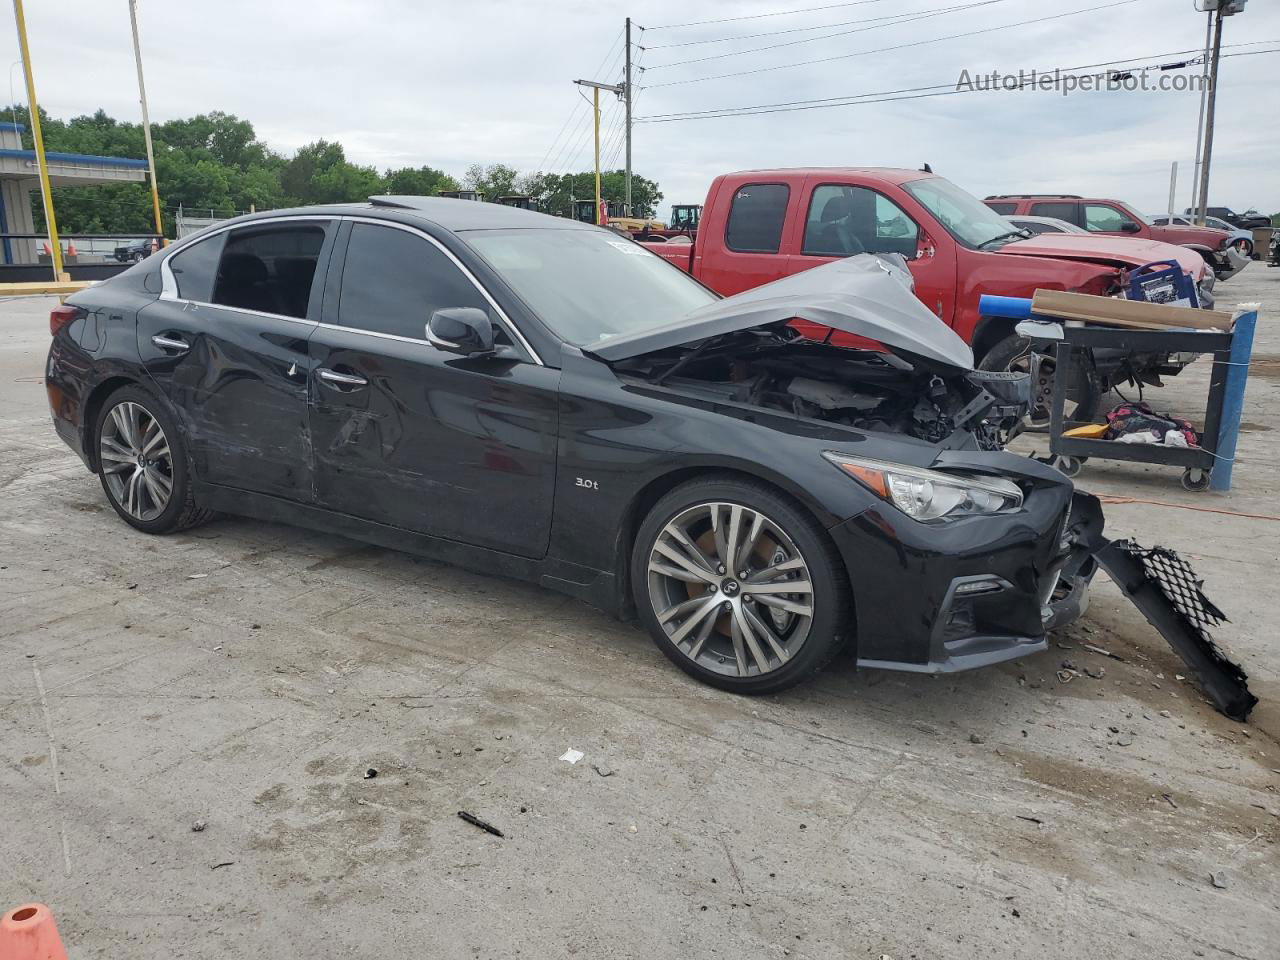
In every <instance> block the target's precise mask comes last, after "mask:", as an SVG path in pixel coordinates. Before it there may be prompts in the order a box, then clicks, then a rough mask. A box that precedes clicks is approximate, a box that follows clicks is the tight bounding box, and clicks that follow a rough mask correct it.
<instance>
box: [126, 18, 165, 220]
mask: <svg viewBox="0 0 1280 960" xmlns="http://www.w3.org/2000/svg"><path fill="white" fill-rule="evenodd" d="M129 23H130V25H131V26H132V27H133V57H134V60H136V61H137V64H138V99H139V100H140V101H141V103H142V135H143V138H144V139H145V140H146V143H147V170H148V171H149V172H150V173H151V209H152V211H153V212H154V213H155V218H156V233H158V234H159V235H160V243H161V244H163V243H164V242H165V241H164V222H163V221H162V220H161V219H160V188H159V187H157V186H156V156H155V152H154V151H153V150H152V148H151V117H150V116H149V115H148V114H147V85H146V84H145V83H143V82H142V46H141V44H139V42H138V8H137V6H136V0H129Z"/></svg>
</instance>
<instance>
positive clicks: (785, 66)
mask: <svg viewBox="0 0 1280 960" xmlns="http://www.w3.org/2000/svg"><path fill="white" fill-rule="evenodd" d="M1137 2H1138V0H1113V2H1112V3H1104V4H1101V5H1099V6H1096V7H1085V8H1084V9H1083V10H1069V11H1067V12H1066V13H1055V14H1051V15H1049V16H1045V17H1035V18H1033V19H1031V20H1019V21H1017V22H1015V23H1000V24H996V25H995V26H993V27H983V28H982V29H981V30H970V31H969V32H967V33H953V34H951V35H949V36H945V37H933V38H931V39H929V40H913V41H912V42H910V43H900V44H897V45H896V46H892V47H879V48H877V49H874V50H859V51H857V52H855V53H843V54H839V55H837V56H834V57H819V58H817V59H814V60H798V61H796V62H794V63H780V64H777V65H776V66H772V67H757V68H756V69H754V70H739V71H737V72H736V73H716V74H712V75H711V76H708V77H690V78H689V79H687V80H668V81H666V82H665V83H650V84H646V86H647V87H651V88H653V89H657V88H658V87H674V86H679V85H681V84H686V83H702V82H703V81H704V80H724V79H727V78H729V77H745V76H749V75H751V74H754V73H768V72H770V71H773V70H789V69H792V68H793V67H807V66H811V65H813V64H815V63H830V62H832V61H834V60H848V59H850V58H852V57H865V56H868V55H870V54H873V53H888V52H889V51H892V50H905V49H907V48H909V47H923V46H926V45H928V44H931V43H941V42H943V41H945V40H960V39H962V38H964V37H976V36H978V35H980V34H984V33H994V32H996V31H997V30H1008V29H1010V28H1012V27H1026V26H1030V25H1031V24H1034V23H1046V22H1048V21H1050V20H1061V19H1063V18H1064V17H1075V16H1079V15H1080V14H1082V13H1094V12H1095V11H1098V10H1109V9H1111V8H1113V7H1123V6H1127V5H1128V4H1131V3H1137Z"/></svg>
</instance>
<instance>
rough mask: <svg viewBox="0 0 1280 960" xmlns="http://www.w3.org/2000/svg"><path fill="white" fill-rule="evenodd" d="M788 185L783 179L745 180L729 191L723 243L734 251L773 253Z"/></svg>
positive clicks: (784, 213) (779, 238)
mask: <svg viewBox="0 0 1280 960" xmlns="http://www.w3.org/2000/svg"><path fill="white" fill-rule="evenodd" d="M790 198H791V188H790V187H788V186H787V185H786V184H785V183H749V184H747V185H746V186H743V187H740V188H739V189H738V192H737V193H735V194H734V195H733V203H732V204H731V205H730V207H729V222H728V223H727V224H726V225H725V229H724V243H725V246H726V247H728V248H729V249H730V250H733V251H734V252H736V253H777V252H778V247H779V246H781V244H782V227H783V224H784V223H785V221H786V218H787V201H788V200H790Z"/></svg>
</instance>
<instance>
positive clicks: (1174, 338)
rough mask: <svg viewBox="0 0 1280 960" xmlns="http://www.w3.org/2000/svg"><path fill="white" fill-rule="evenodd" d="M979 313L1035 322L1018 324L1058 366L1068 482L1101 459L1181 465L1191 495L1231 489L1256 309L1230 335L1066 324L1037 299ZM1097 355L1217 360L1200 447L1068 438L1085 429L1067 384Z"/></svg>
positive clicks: (998, 302)
mask: <svg viewBox="0 0 1280 960" xmlns="http://www.w3.org/2000/svg"><path fill="white" fill-rule="evenodd" d="M980 309H981V310H982V312H983V313H984V315H994V316H1005V317H1014V318H1019V319H1023V320H1026V321H1032V322H1024V323H1020V324H1018V332H1019V333H1020V334H1021V335H1022V336H1025V337H1027V338H1028V339H1029V340H1031V341H1032V342H1033V343H1035V344H1036V345H1037V346H1038V347H1040V349H1038V350H1037V352H1038V353H1042V354H1048V353H1052V355H1053V357H1054V360H1055V367H1054V383H1053V398H1052V405H1051V407H1050V411H1049V452H1050V454H1051V456H1052V458H1053V461H1052V462H1053V463H1054V464H1055V465H1056V466H1057V467H1058V468H1059V469H1060V470H1062V472H1063V473H1065V474H1066V475H1067V476H1075V475H1076V474H1077V473H1079V471H1080V466H1081V463H1082V462H1083V461H1084V460H1085V459H1087V458H1089V457H1096V458H1098V459H1103V460H1125V461H1130V462H1136V463H1155V464H1167V465H1169V466H1174V467H1182V485H1183V486H1184V487H1185V488H1186V489H1188V490H1205V489H1207V488H1210V487H1212V488H1213V489H1214V490H1218V491H1225V490H1230V489H1231V473H1232V464H1233V462H1234V460H1235V451H1236V440H1237V439H1238V436H1239V432H1240V417H1241V414H1242V412H1243V407H1244V388H1245V381H1246V379H1247V377H1248V369H1249V358H1250V356H1251V354H1252V352H1253V334H1254V328H1255V326H1256V325H1257V320H1258V313H1257V309H1256V305H1249V306H1248V307H1242V308H1241V309H1239V310H1237V311H1236V313H1235V314H1234V316H1233V318H1232V324H1231V330H1230V331H1229V332H1227V331H1219V330H1193V329H1187V328H1179V327H1168V328H1164V329H1142V328H1137V327H1132V326H1129V327H1125V326H1107V325H1103V324H1101V323H1100V324H1089V323H1086V324H1080V323H1077V322H1071V321H1070V320H1069V319H1067V318H1062V317H1056V316H1052V315H1049V314H1046V313H1037V312H1034V311H1033V309H1032V301H1031V300H1027V299H1023V298H1019V297H995V296H988V295H984V296H983V297H982V301H981V307H980ZM1188 319H1189V320H1192V321H1193V320H1194V319H1195V314H1194V313H1189V314H1188ZM1095 349H1116V350H1123V351H1126V352H1130V351H1131V352H1143V353H1198V354H1212V355H1213V371H1212V374H1211V376H1210V379H1209V395H1208V398H1207V403H1206V406H1205V420H1204V428H1203V430H1202V431H1201V433H1200V438H1201V439H1200V445H1199V446H1196V447H1174V446H1166V445H1164V444H1142V443H1121V442H1119V441H1116V440H1098V439H1088V438H1085V437H1069V436H1065V431H1066V430H1068V429H1070V428H1071V427H1074V426H1081V425H1082V424H1079V423H1075V422H1071V421H1068V420H1067V419H1066V416H1065V413H1064V410H1065V406H1066V402H1067V391H1068V386H1067V385H1068V384H1069V383H1072V382H1074V372H1075V370H1076V369H1077V367H1078V365H1079V364H1083V363H1087V362H1088V360H1089V356H1090V351H1092V350H1095ZM1086 375H1087V371H1086Z"/></svg>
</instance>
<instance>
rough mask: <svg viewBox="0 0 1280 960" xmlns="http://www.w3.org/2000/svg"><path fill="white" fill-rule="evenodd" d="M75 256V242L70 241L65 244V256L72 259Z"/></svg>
mask: <svg viewBox="0 0 1280 960" xmlns="http://www.w3.org/2000/svg"><path fill="white" fill-rule="evenodd" d="M75 255H76V242H75V241H74V240H71V241H70V242H68V243H67V256H68V257H74V256H75Z"/></svg>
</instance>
